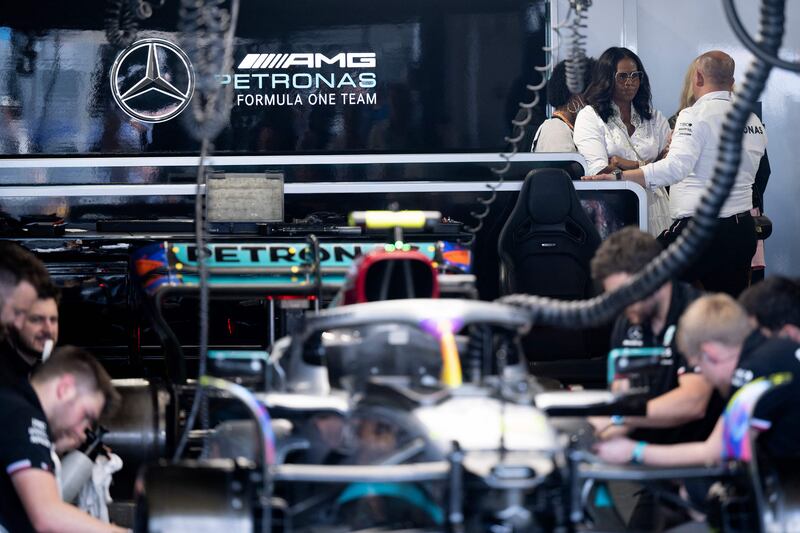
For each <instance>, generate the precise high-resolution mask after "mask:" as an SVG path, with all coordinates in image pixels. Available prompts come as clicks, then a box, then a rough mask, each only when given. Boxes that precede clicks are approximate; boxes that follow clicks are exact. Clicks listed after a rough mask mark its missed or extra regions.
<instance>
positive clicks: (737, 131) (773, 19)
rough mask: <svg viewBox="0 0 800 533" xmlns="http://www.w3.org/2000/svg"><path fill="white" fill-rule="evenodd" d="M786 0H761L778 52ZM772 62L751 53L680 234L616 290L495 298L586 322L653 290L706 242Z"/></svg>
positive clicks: (764, 37) (556, 321)
mask: <svg viewBox="0 0 800 533" xmlns="http://www.w3.org/2000/svg"><path fill="white" fill-rule="evenodd" d="M784 8H785V0H762V4H761V28H760V41H761V47H762V48H763V49H764V50H765V51H767V52H768V53H769V52H772V53H777V51H778V49H779V48H780V45H781V40H782V38H783V31H784V22H785V16H784ZM771 69H772V65H771V64H770V63H768V62H765V61H762V60H761V59H760V58H758V57H757V58H756V60H755V61H754V62H753V64H752V65H751V66H750V68H749V69H748V71H747V73H746V74H745V81H744V83H743V84H742V85H741V86H740V88H739V89H737V91H735V93H734V97H733V101H732V104H733V105H732V109H731V110H730V111H729V112H728V114H727V116H726V118H725V122H724V124H723V126H722V136H721V139H720V146H719V155H718V157H717V164H716V166H715V168H714V177H713V178H712V179H711V182H710V183H709V186H708V188H707V189H706V191H705V192H704V193H703V196H702V198H701V199H700V205H699V206H698V208H697V211H696V212H695V216H694V217H693V218H692V220H691V221H690V223H689V225H688V226H687V229H686V231H684V232H683V233H682V234H681V236H680V237H679V238H678V239H677V240H676V241H675V242H674V243H673V244H672V245H670V247H669V248H667V249H666V250H665V251H664V252H662V253H661V254H660V255H659V256H658V257H657V258H655V259H654V260H653V261H652V262H650V264H648V265H647V267H646V268H645V269H644V270H643V271H641V272H640V273H638V274H637V275H635V276H634V277H633V279H632V280H631V281H630V282H629V283H628V284H626V285H624V286H622V287H620V288H619V289H618V290H616V291H614V292H611V293H606V294H603V295H601V296H597V297H595V298H591V299H589V300H584V301H560V300H553V299H551V298H545V297H541V296H531V295H526V294H524V295H523V294H512V295H510V296H505V297H503V298H500V299H499V300H498V301H499V302H502V303H506V304H511V305H517V306H521V307H525V308H527V309H528V310H529V311H530V313H531V320H532V322H533V323H534V324H537V325H539V324H541V325H551V326H561V327H572V328H585V327H592V326H597V325H600V324H604V323H607V322H610V321H611V320H612V319H613V318H615V317H616V315H617V314H618V313H619V312H621V311H622V309H623V308H624V307H625V306H627V305H630V304H631V303H633V302H635V301H638V300H641V299H643V298H645V297H647V296H648V295H650V294H652V293H653V292H655V291H656V290H657V289H658V288H659V287H660V286H661V285H663V284H664V283H665V282H667V281H668V280H669V279H670V278H671V277H672V276H673V275H676V274H679V273H680V272H681V271H682V270H683V269H685V268H686V267H687V266H688V265H689V263H690V261H691V260H692V259H693V257H694V256H695V255H696V254H698V253H700V252H702V250H703V249H704V248H705V246H706V245H707V244H708V243H709V242H710V240H711V238H712V236H713V233H714V230H715V228H716V227H717V224H718V222H719V221H718V219H717V215H718V214H719V212H720V209H721V208H722V205H723V203H724V202H725V200H726V199H727V198H728V194H729V193H730V190H731V188H732V187H733V184H734V183H735V181H736V174H737V173H738V170H739V163H740V162H741V148H742V137H743V135H744V126H745V124H746V123H747V120H748V118H749V117H750V113H751V111H752V108H753V105H754V104H755V102H756V101H757V99H758V97H759V95H760V94H761V91H762V90H763V89H764V86H765V85H766V81H767V78H768V77H769V72H770V70H771Z"/></svg>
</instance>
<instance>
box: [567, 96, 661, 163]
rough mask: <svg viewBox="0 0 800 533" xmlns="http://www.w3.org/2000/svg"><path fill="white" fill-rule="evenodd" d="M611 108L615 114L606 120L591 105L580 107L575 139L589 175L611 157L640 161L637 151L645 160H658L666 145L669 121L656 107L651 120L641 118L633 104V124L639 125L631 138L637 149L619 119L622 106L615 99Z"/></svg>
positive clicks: (576, 120) (576, 121)
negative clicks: (619, 106) (615, 102)
mask: <svg viewBox="0 0 800 533" xmlns="http://www.w3.org/2000/svg"><path fill="white" fill-rule="evenodd" d="M611 108H612V109H613V110H614V114H613V115H612V116H611V118H609V120H608V122H603V119H601V118H600V115H598V114H597V112H596V111H595V110H594V108H593V107H592V106H590V105H587V106H586V107H584V108H583V109H581V110H580V112H579V113H578V118H576V119H575V132H574V134H573V139H574V141H575V146H577V147H578V152H580V153H581V155H582V156H583V157H584V158H585V159H586V164H587V166H588V168H587V169H586V173H587V174H589V175H592V174H597V173H598V172H600V171H601V170H602V169H604V168H605V167H606V166H608V158H609V157H611V156H614V155H616V156H619V157H624V158H625V159H630V160H631V161H638V160H639V157H637V155H636V152H638V153H639V156H641V158H642V160H643V161H655V159H656V157H658V154H660V153H661V151H662V150H663V149H664V148H665V147H666V146H667V140H668V139H669V133H670V129H669V123H668V122H667V119H665V118H664V115H662V114H661V113H660V112H659V111H657V110H655V109H654V110H653V111H652V118H651V119H650V120H642V118H641V117H640V116H639V113H637V112H636V109H635V108H634V107H633V106H631V123H632V124H633V126H634V127H635V128H636V130H635V131H634V132H633V135H631V137H630V140H631V143H633V146H634V148H636V152H634V150H633V148H631V146H630V144H629V143H628V139H627V137H628V131H627V128H626V127H625V125H624V124H623V122H622V119H621V118H620V114H619V108H618V107H617V106H616V104H614V103H613V102H612V103H611Z"/></svg>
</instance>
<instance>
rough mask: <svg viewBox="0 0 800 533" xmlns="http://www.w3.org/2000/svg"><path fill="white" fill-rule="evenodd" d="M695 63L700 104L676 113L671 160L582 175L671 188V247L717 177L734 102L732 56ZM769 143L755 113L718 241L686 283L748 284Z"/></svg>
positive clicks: (722, 287) (708, 56)
mask: <svg viewBox="0 0 800 533" xmlns="http://www.w3.org/2000/svg"><path fill="white" fill-rule="evenodd" d="M695 65H696V69H695V74H694V79H693V81H692V92H693V94H694V97H695V98H696V102H695V104H694V105H693V106H691V107H687V108H686V109H684V110H683V111H681V113H680V115H678V120H677V123H676V124H675V130H674V131H673V134H672V143H671V144H670V147H669V154H667V157H665V158H664V159H662V160H660V161H656V162H654V163H650V164H648V165H644V166H643V167H641V168H638V169H635V170H626V171H624V172H619V171H617V173H616V174H614V175H608V174H606V175H600V176H586V177H585V178H584V179H625V180H629V181H635V182H636V183H638V184H639V185H642V186H643V187H645V188H647V187H650V188H653V187H663V186H669V187H670V212H671V215H672V218H673V224H672V225H671V226H670V228H669V230H667V231H665V232H664V233H662V234H661V235H660V236H659V240H660V241H661V242H662V244H665V245H666V244H669V243H671V242H672V241H674V240H675V239H676V238H677V237H678V235H679V234H680V233H681V231H683V230H684V229H685V228H686V226H687V223H688V221H689V219H690V218H691V217H692V215H693V214H694V211H695V208H696V207H697V205H698V204H699V203H700V197H701V196H702V194H703V191H704V190H705V188H706V186H707V185H708V182H709V181H710V180H711V178H712V176H713V175H714V166H715V165H716V161H717V153H718V150H719V139H720V135H721V132H722V124H723V122H724V121H725V115H726V114H727V113H728V111H730V109H731V107H732V105H733V104H732V103H731V90H732V89H733V72H734V67H735V64H734V61H733V58H731V57H730V56H729V55H728V54H726V53H724V52H720V51H718V50H715V51H711V52H706V53H705V54H703V55H701V56H700V57H698V58H697V59H696V60H695ZM766 146H767V135H766V132H765V130H764V125H763V124H762V123H761V121H760V120H759V119H758V117H756V116H755V115H752V114H751V115H750V118H749V120H748V121H747V126H745V129H744V137H743V140H742V163H741V166H740V168H739V173H738V174H737V176H736V182H735V184H734V186H733V189H732V190H731V193H730V196H728V199H727V200H726V201H725V204H724V205H723V206H722V210H721V211H720V213H719V218H720V222H719V225H718V227H717V230H716V232H715V233H714V238H713V239H712V242H711V243H710V244H709V246H708V247H707V248H706V249H705V251H703V253H701V254H700V255H699V256H698V257H697V258H696V259H695V261H694V262H693V263H692V264H691V265H690V267H689V268H688V269H687V271H686V272H684V273H683V275H682V276H681V279H684V280H686V281H690V282H696V281H697V282H700V283H701V284H702V285H703V288H704V289H706V290H707V291H710V292H726V293H728V294H730V295H731V296H734V297H736V296H738V295H739V293H740V292H742V290H744V288H745V287H747V284H748V280H749V277H748V276H749V272H750V260H751V258H752V257H753V253H754V252H755V249H756V234H755V226H754V223H753V219H752V217H751V216H750V209H751V208H752V207H753V191H752V186H753V182H754V181H755V174H756V171H757V170H758V164H759V161H760V160H761V156H762V155H764V151H765V150H766Z"/></svg>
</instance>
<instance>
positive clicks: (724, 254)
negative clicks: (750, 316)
mask: <svg viewBox="0 0 800 533" xmlns="http://www.w3.org/2000/svg"><path fill="white" fill-rule="evenodd" d="M690 220H691V218H682V219H679V220H676V221H675V222H673V223H672V225H671V226H670V227H669V229H667V230H665V231H664V232H663V233H661V235H659V236H658V240H659V242H660V243H661V244H662V245H664V246H665V247H666V246H668V245H669V244H671V243H672V242H673V241H674V240H675V239H677V238H678V235H680V234H681V232H682V231H684V230H685V229H686V227H687V226H688V225H689V221H690ZM755 252H756V228H755V224H754V223H753V217H752V216H750V212H749V211H746V212H744V213H739V214H736V215H733V216H730V217H727V218H721V219H720V220H719V224H718V225H717V229H716V231H715V232H714V236H713V237H712V239H711V242H710V243H709V244H708V246H707V247H706V249H705V250H703V252H701V253H700V255H699V256H697V257H696V258H695V260H694V261H693V262H692V263H691V264H690V265H689V267H688V268H687V269H686V270H685V271H684V272H683V273H682V274H681V275H680V276H679V279H681V280H682V281H687V282H689V283H693V284H698V283H699V284H700V285H702V287H703V289H705V290H706V291H709V292H725V293H728V294H730V295H731V296H733V297H734V298H736V297H738V296H739V293H741V292H742V291H743V290H744V289H745V288H747V286H748V284H749V282H750V262H751V260H752V258H753V254H754V253H755Z"/></svg>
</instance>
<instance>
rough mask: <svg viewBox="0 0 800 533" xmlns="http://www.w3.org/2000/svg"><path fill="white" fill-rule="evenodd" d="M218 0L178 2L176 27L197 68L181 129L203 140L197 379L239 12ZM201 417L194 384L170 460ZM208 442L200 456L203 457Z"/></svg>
mask: <svg viewBox="0 0 800 533" xmlns="http://www.w3.org/2000/svg"><path fill="white" fill-rule="evenodd" d="M222 4H223V2H222V0H209V2H208V3H207V4H206V3H203V2H202V1H197V0H182V2H181V7H180V21H179V29H180V30H181V31H182V32H183V34H184V38H183V40H182V44H183V46H184V48H183V49H184V51H185V52H186V54H187V55H188V56H189V58H190V60H191V61H192V65H193V66H194V69H195V74H196V76H195V79H196V80H197V81H196V85H195V93H194V97H193V99H192V102H191V104H190V106H189V110H190V112H189V113H183V117H186V118H185V119H184V125H185V126H186V129H187V130H188V131H189V133H190V134H191V135H193V136H194V137H195V138H196V139H198V140H199V141H200V142H201V147H200V162H199V165H198V167H197V189H196V191H195V249H196V250H197V270H198V283H199V292H200V306H199V322H200V328H199V330H200V331H199V343H198V346H199V359H198V375H199V376H204V375H205V374H206V368H207V361H208V334H209V312H210V302H209V300H210V294H209V286H208V264H207V259H208V257H209V250H208V246H207V241H208V238H207V237H208V217H207V215H208V206H207V198H206V191H207V190H208V188H207V187H206V185H207V182H208V174H209V172H210V171H211V169H210V168H209V167H208V166H207V165H206V161H207V159H208V157H209V156H210V154H211V151H212V150H213V145H212V142H211V140H212V139H213V138H214V137H216V136H217V135H218V134H219V132H220V131H222V129H223V128H224V127H225V125H227V122H228V117H229V115H230V103H229V102H230V95H231V93H230V91H222V90H221V88H220V84H219V82H218V81H217V79H216V78H215V76H214V75H215V74H219V73H220V72H227V71H229V70H230V69H231V64H232V53H233V34H234V32H235V29H236V20H237V17H238V12H239V2H238V0H233V1H232V5H231V11H230V13H228V11H227V10H226V9H224V8H222V7H221V6H222ZM198 414H199V415H200V423H201V427H202V429H204V430H206V429H208V426H209V413H208V401H207V398H206V396H205V391H204V389H203V385H202V384H201V383H200V382H199V381H198V383H197V388H196V390H195V395H194V399H193V400H192V406H191V409H190V411H189V415H188V416H187V418H186V422H185V424H184V429H183V433H182V434H181V438H180V440H179V442H178V445H177V446H176V448H175V453H174V455H173V461H177V460H179V459H180V457H181V456H182V455H183V451H184V449H185V447H186V444H187V442H188V440H189V433H190V432H191V430H192V428H193V427H194V424H195V420H196V419H197V416H198ZM207 451H208V450H207V446H206V442H205V441H204V443H203V455H206V454H207Z"/></svg>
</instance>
